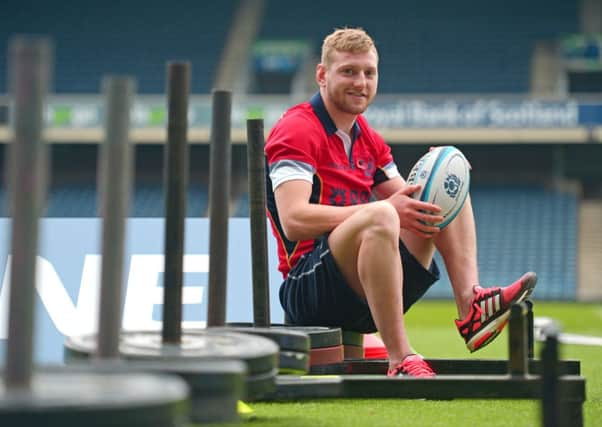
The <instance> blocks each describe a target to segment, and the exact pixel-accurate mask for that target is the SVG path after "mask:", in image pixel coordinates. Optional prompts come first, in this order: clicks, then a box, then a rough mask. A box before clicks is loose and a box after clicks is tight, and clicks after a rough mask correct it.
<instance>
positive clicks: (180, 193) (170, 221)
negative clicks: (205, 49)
mask: <svg viewBox="0 0 602 427" xmlns="http://www.w3.org/2000/svg"><path fill="white" fill-rule="evenodd" d="M189 91H190V63H188V62H173V63H169V64H168V66H167V111H168V119H167V144H166V146H165V168H164V173H165V175H164V177H163V182H164V183H165V191H166V194H165V245H164V247H165V269H164V272H165V274H164V276H163V277H164V279H163V333H162V337H163V342H166V343H167V342H169V343H178V342H180V340H181V337H182V278H183V263H184V226H185V218H186V189H187V186H188V157H189V156H188V140H187V132H188V93H189Z"/></svg>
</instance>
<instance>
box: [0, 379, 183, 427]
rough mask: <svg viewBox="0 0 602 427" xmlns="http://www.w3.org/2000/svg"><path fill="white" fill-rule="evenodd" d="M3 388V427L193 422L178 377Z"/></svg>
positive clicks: (48, 381) (60, 381) (53, 382)
mask: <svg viewBox="0 0 602 427" xmlns="http://www.w3.org/2000/svg"><path fill="white" fill-rule="evenodd" d="M3 383H4V381H3V380H2V379H0V425H2V426H13V425H14V426H32V427H34V426H35V427H39V426H49V425H52V426H61V427H72V426H73V427H76V426H78V427H79V426H91V427H100V426H107V425H110V426H117V427H147V426H148V427H150V426H157V425H164V426H173V427H175V426H178V427H179V426H181V425H183V424H184V423H185V422H186V420H187V418H188V406H189V401H188V387H187V386H186V384H185V383H184V381H182V380H181V379H180V378H177V377H174V376H168V375H150V374H124V373H121V374H108V373H103V374H94V373H66V372H56V373H51V372H48V373H37V374H35V375H34V376H33V379H32V383H31V389H30V390H28V391H24V390H16V391H13V390H10V389H7V388H4V387H3V386H2V385H1V384H3Z"/></svg>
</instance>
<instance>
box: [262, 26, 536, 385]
mask: <svg viewBox="0 0 602 427" xmlns="http://www.w3.org/2000/svg"><path fill="white" fill-rule="evenodd" d="M316 81H317V83H318V86H319V92H318V93H317V94H316V95H315V96H314V97H313V98H312V99H311V100H310V101H309V102H305V103H302V104H299V105H297V106H294V107H292V108H291V109H289V110H288V111H287V112H286V113H285V114H284V115H283V117H282V118H281V119H280V120H279V122H278V123H277V124H276V125H275V126H274V128H273V129H272V131H271V132H270V135H269V137H268V140H267V144H266V147H265V152H266V157H267V162H268V177H267V187H268V189H267V191H268V212H269V216H270V220H271V224H272V229H273V232H274V234H275V235H276V238H277V240H278V255H279V261H280V264H279V269H280V271H281V272H282V274H283V275H284V278H285V280H284V282H283V284H282V286H281V288H280V301H281V303H282V306H283V308H284V310H285V313H286V316H287V317H288V319H289V321H290V322H291V323H292V324H297V325H325V326H338V327H341V328H344V329H349V330H354V331H358V332H363V333H368V332H374V331H376V330H378V332H379V333H380V336H381V338H382V340H383V342H384V344H385V346H386V348H387V352H388V354H389V371H388V375H389V376H397V375H412V376H418V377H428V376H433V375H435V373H434V372H433V370H432V368H431V367H430V366H429V365H428V363H427V362H425V361H424V360H423V359H422V357H421V356H420V355H417V354H414V352H413V350H412V348H411V346H410V342H409V339H408V336H407V334H406V330H405V325H404V316H403V313H404V312H405V311H407V309H408V308H409V307H410V306H411V305H412V304H413V303H414V302H416V301H417V300H418V299H419V298H420V297H421V296H422V295H423V294H424V293H425V292H426V291H427V289H428V288H429V287H430V286H431V285H432V284H433V283H434V282H435V281H436V280H437V279H438V278H439V270H438V267H437V265H436V264H435V262H434V261H433V255H434V252H435V250H436V249H437V250H439V252H440V253H441V255H442V257H443V259H444V260H445V265H446V268H447V271H448V274H449V277H450V280H451V283H452V287H453V291H454V295H455V301H456V305H457V307H458V314H459V320H457V321H456V324H457V327H458V329H459V331H460V334H461V335H462V337H463V338H464V339H465V341H466V344H467V346H468V348H469V349H470V350H471V351H476V350H478V349H479V348H482V347H483V346H484V345H486V344H487V343H489V342H490V341H491V340H493V339H494V338H495V337H496V336H497V335H498V334H499V333H500V331H501V330H502V328H503V327H504V325H505V324H506V322H507V318H508V314H509V309H510V305H511V303H512V302H515V301H521V300H523V299H525V298H526V297H527V296H528V295H529V294H530V293H531V291H532V290H533V287H534V286H535V282H536V276H535V274H534V273H527V274H525V275H524V276H523V277H521V278H520V279H519V280H517V281H516V282H515V283H513V284H512V285H510V286H508V287H505V288H499V287H495V288H487V289H484V288H481V287H480V286H477V284H478V283H479V278H478V272H477V262H476V258H477V254H476V236H475V224H474V217H473V211H472V206H471V201H470V198H467V200H466V202H465V204H464V207H463V208H462V210H461V211H460V213H459V214H458V215H457V217H456V218H455V219H454V220H453V221H452V222H451V223H450V224H449V225H448V226H447V227H445V228H444V229H443V230H440V229H439V228H438V227H435V226H430V225H427V224H429V223H437V222H440V221H441V220H442V217H441V216H440V215H439V212H440V209H439V207H437V206H436V205H433V204H430V203H425V202H420V201H417V200H414V199H412V198H411V197H410V196H411V194H412V193H414V192H415V191H417V190H418V189H419V188H420V187H419V186H410V185H406V183H405V181H404V180H403V178H401V176H400V175H399V172H398V170H397V166H396V165H395V163H394V161H393V158H392V156H391V150H390V148H389V147H388V146H387V145H386V143H385V142H384V140H383V139H382V137H381V136H380V135H378V133H376V132H375V131H374V130H373V129H372V128H371V127H370V126H369V125H368V123H367V122H366V120H365V118H364V117H363V116H362V113H363V112H364V111H365V110H366V108H367V107H368V105H370V103H371V101H372V99H373V98H374V96H375V94H376V89H377V85H378V53H377V50H376V47H375V45H374V42H373V40H372V38H371V37H370V36H369V35H368V34H366V32H364V31H363V30H362V29H359V28H353V29H348V28H346V29H338V30H335V31H334V32H333V33H332V34H330V35H329V36H327V37H326V39H325V40H324V43H323V45H322V57H321V63H320V64H318V66H317V68H316ZM372 196H374V197H375V198H376V199H377V200H376V201H371V200H372Z"/></svg>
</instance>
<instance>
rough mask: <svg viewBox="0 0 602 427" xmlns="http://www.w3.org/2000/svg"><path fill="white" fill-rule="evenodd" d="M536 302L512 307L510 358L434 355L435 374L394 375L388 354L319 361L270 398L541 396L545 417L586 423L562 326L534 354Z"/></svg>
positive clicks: (281, 382)
mask: <svg viewBox="0 0 602 427" xmlns="http://www.w3.org/2000/svg"><path fill="white" fill-rule="evenodd" d="M531 308H532V307H531V304H530V303H527V302H523V303H521V304H515V305H513V306H512V308H511V315H510V325H509V359H508V360H469V359H430V360H428V362H429V363H430V364H431V366H432V367H433V369H434V370H435V372H437V376H436V377H433V378H415V377H395V378H388V377H386V375H385V374H386V372H387V368H388V362H387V360H346V361H343V362H341V363H336V364H331V365H314V366H312V367H311V371H310V372H311V373H312V375H305V376H292V375H287V376H284V375H283V376H279V377H277V379H276V390H275V391H274V393H272V394H268V395H267V396H266V400H272V401H295V400H301V399H318V398H400V399H430V400H451V399H535V400H541V401H542V402H543V407H544V410H543V412H544V417H547V419H556V420H560V422H558V423H557V425H559V426H564V425H572V426H582V425H583V402H585V397H586V395H585V378H583V377H582V376H581V375H580V371H581V367H580V363H579V361H577V360H559V359H558V352H557V351H554V349H557V346H558V333H557V332H556V331H550V333H549V335H548V336H547V339H546V343H545V346H544V347H543V350H542V358H541V359H540V360H535V359H533V358H532V354H533V350H532V348H533V347H532V346H533V342H532V335H531V334H529V333H528V330H529V328H528V325H529V324H530V322H529V314H532V310H531ZM530 330H531V331H532V328H530ZM544 425H547V424H544Z"/></svg>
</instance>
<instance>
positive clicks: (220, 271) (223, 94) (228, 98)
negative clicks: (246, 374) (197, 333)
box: [207, 90, 232, 326]
mask: <svg viewBox="0 0 602 427" xmlns="http://www.w3.org/2000/svg"><path fill="white" fill-rule="evenodd" d="M231 115H232V94H231V92H229V91H226V90H215V91H213V105H212V119H211V154H210V162H211V163H210V165H211V166H210V168H211V171H210V175H209V220H210V224H211V225H210V230H209V254H210V256H209V299H208V301H209V304H208V313H207V326H223V325H224V323H225V321H226V292H227V283H228V271H227V268H228V220H229V212H230V210H229V202H230V174H231V171H230V168H231V154H230V153H231V141H230V121H231Z"/></svg>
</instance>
